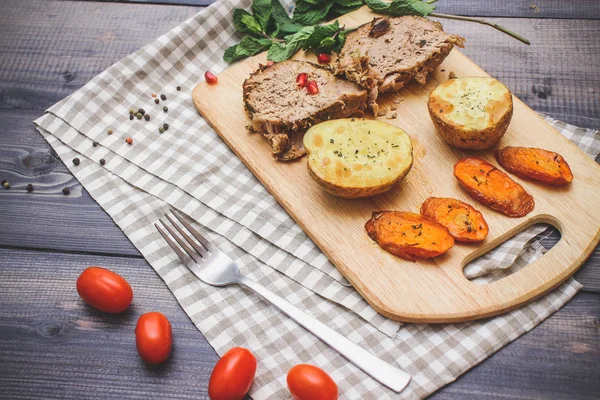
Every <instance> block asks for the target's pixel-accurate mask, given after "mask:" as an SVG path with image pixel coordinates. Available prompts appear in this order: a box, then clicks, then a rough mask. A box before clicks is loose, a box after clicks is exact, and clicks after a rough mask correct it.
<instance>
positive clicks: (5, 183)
mask: <svg viewBox="0 0 600 400" xmlns="http://www.w3.org/2000/svg"><path fill="white" fill-rule="evenodd" d="M2 186H4V189H10V183H9V182H8V181H4V183H3V184H2Z"/></svg>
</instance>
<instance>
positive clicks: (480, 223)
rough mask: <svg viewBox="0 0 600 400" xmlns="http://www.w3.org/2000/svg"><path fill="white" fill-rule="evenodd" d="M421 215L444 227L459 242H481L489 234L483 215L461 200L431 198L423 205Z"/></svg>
mask: <svg viewBox="0 0 600 400" xmlns="http://www.w3.org/2000/svg"><path fill="white" fill-rule="evenodd" d="M421 214H422V215H424V216H426V217H427V218H429V219H432V220H434V221H435V222H437V223H439V224H441V225H444V226H445V227H446V228H447V229H448V232H450V235H452V237H453V238H454V240H456V241H457V242H481V241H482V240H484V239H485V238H486V236H487V235H488V232H489V228H488V224H487V222H485V218H483V214H481V213H480V212H479V211H477V210H476V209H475V208H473V207H472V206H471V205H469V204H467V203H464V202H462V201H460V200H456V199H450V198H445V197H430V198H428V199H427V200H425V201H424V202H423V204H422V205H421Z"/></svg>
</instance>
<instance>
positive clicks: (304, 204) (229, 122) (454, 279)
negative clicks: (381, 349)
mask: <svg viewBox="0 0 600 400" xmlns="http://www.w3.org/2000/svg"><path fill="white" fill-rule="evenodd" d="M372 18H373V14H371V13H370V12H369V11H368V9H366V8H363V9H360V10H358V11H355V12H353V13H351V14H347V15H346V16H344V17H342V18H341V19H340V22H341V23H342V24H345V25H346V26H357V25H359V24H362V23H365V22H368V21H370V20H371V19H372ZM467 45H468V42H467ZM296 58H298V59H307V60H311V61H315V59H314V56H306V55H304V54H300V55H297V56H296ZM265 62H266V57H265V55H264V54H262V55H259V56H256V57H253V58H251V59H246V60H244V61H241V62H239V63H237V64H235V65H233V66H232V67H230V68H229V69H227V70H226V71H224V72H222V73H221V74H219V82H218V84H217V85H208V84H206V83H204V82H203V83H200V84H199V85H198V86H197V87H196V88H195V89H194V92H193V98H194V103H195V105H196V108H197V109H198V111H199V112H200V114H201V115H202V116H203V117H204V118H205V119H206V120H207V121H208V122H209V123H210V124H211V125H212V126H213V127H214V129H215V130H216V131H217V132H218V134H219V135H220V136H221V137H222V138H223V140H224V141H225V142H226V143H227V144H228V145H229V147H230V148H231V149H232V150H233V151H234V152H235V153H236V154H237V156H238V157H239V158H240V159H241V160H242V161H243V162H244V163H245V164H246V166H247V167H248V168H249V169H250V171H252V173H254V175H255V176H256V177H257V178H258V179H259V180H260V181H261V182H262V184H263V185H264V186H265V187H266V188H267V189H268V190H269V192H271V194H273V196H275V198H276V199H277V200H278V201H279V203H280V204H281V205H282V206H283V207H284V208H285V209H286V210H287V212H288V213H289V214H290V215H291V216H292V217H293V218H294V219H295V220H296V222H297V223H298V224H300V226H301V227H302V229H304V231H305V232H306V233H307V234H308V235H309V236H310V237H311V238H312V240H313V241H314V242H315V243H316V244H317V245H318V246H319V247H320V248H321V250H322V251H323V252H324V253H325V254H326V255H327V257H329V259H330V260H331V261H332V262H333V263H334V264H335V265H336V266H337V268H338V269H339V270H340V271H341V272H342V274H344V276H345V277H346V278H347V279H348V280H349V281H350V282H351V283H352V285H354V287H355V288H356V289H357V290H358V291H359V292H360V293H361V295H362V296H363V297H364V298H365V299H366V300H367V301H368V302H369V303H370V304H371V305H372V306H373V307H374V308H375V309H376V310H377V311H378V312H380V313H381V314H383V315H385V316H387V317H389V318H392V319H396V320H400V321H409V322H428V323H441V322H456V321H465V320H473V319H478V318H483V317H488V316H492V315H496V314H500V313H503V312H506V311H508V310H511V309H514V308H516V307H518V306H520V305H521V304H523V303H525V302H527V301H530V300H532V299H534V298H536V297H537V296H540V295H542V294H544V293H546V292H548V291H549V290H550V289H552V288H554V287H556V286H557V285H559V284H560V283H561V282H563V281H564V280H565V279H566V278H568V277H569V276H571V275H572V274H573V273H574V272H575V271H576V270H577V268H579V267H580V266H581V265H582V264H583V262H584V261H585V260H586V258H587V257H588V256H589V255H590V254H591V253H592V252H593V250H594V248H595V246H596V245H597V244H598V241H599V240H600V167H599V166H598V165H597V164H596V163H595V162H594V161H593V160H592V159H591V158H590V157H589V156H587V155H586V154H585V153H583V152H582V151H581V150H579V149H578V148H577V147H576V146H574V145H573V144H572V143H571V142H570V141H569V140H567V139H565V138H564V137H563V136H562V135H561V134H560V133H559V132H557V131H556V130H555V129H553V128H552V127H551V126H549V125H548V124H547V123H546V122H545V121H544V120H543V119H542V118H540V117H539V116H538V115H537V114H536V113H535V112H534V111H533V110H531V109H530V108H529V107H527V105H525V104H524V103H523V102H521V101H520V100H519V99H517V98H515V99H514V115H513V118H512V122H511V124H510V126H509V128H508V131H507V133H506V135H505V136H504V138H503V139H502V141H501V142H500V144H499V145H498V147H504V146H507V145H511V146H529V147H541V148H544V149H548V150H552V151H555V152H558V153H560V154H561V155H562V156H563V157H564V158H565V159H566V160H567V161H568V163H569V164H570V166H571V169H572V171H573V174H574V176H575V178H574V180H573V183H572V184H571V185H569V186H567V187H562V188H553V187H549V186H546V185H543V184H539V183H535V182H532V181H524V180H521V179H519V178H517V177H515V176H511V177H512V178H514V179H515V180H516V181H517V182H519V183H520V184H521V185H522V186H523V187H524V188H525V189H526V190H527V191H528V192H529V193H530V194H531V195H533V197H534V198H535V203H536V204H535V209H534V210H533V212H531V213H530V214H528V215H527V216H526V217H523V218H509V217H506V216H504V215H502V214H500V213H497V212H495V211H493V210H491V209H489V208H487V207H485V206H483V205H481V204H478V203H477V202H475V201H474V200H473V199H471V198H470V197H469V196H468V195H467V194H466V193H465V192H464V191H463V190H462V189H461V188H460V187H459V185H458V182H457V180H456V179H455V178H454V176H453V166H454V164H455V163H456V162H457V161H458V160H459V159H461V158H464V157H466V156H471V155H475V156H478V157H481V158H484V159H486V160H488V161H489V162H491V163H492V164H494V165H497V163H496V161H495V159H494V157H493V149H492V150H489V151H478V152H465V151H461V150H457V149H454V148H451V147H449V146H448V145H446V144H445V143H444V142H443V141H442V140H441V139H440V138H439V137H438V136H437V134H436V133H435V130H434V128H433V125H432V122H431V119H430V117H429V114H428V111H427V98H428V95H429V92H430V91H431V90H433V89H434V88H435V87H436V86H437V85H438V84H439V83H441V82H443V81H445V80H447V79H448V74H449V72H454V73H455V74H456V76H458V77H461V76H488V74H486V73H485V71H483V70H482V69H481V68H479V67H478V66H477V65H476V64H475V63H473V62H472V61H471V60H469V59H468V58H467V57H465V56H464V55H463V54H462V53H460V52H459V51H458V50H457V49H454V50H453V51H452V52H451V53H450V55H449V56H448V57H447V58H446V60H445V61H444V63H443V64H442V65H441V66H440V67H439V68H438V69H437V70H436V71H434V72H433V73H432V74H431V76H430V78H429V79H428V81H427V83H426V84H425V85H423V86H421V85H419V84H416V83H413V84H410V85H408V86H407V87H405V88H403V89H402V90H401V91H400V93H398V94H396V95H390V96H386V97H385V98H384V99H383V100H382V101H381V102H380V104H381V106H382V108H384V109H389V108H390V106H392V105H396V103H395V102H394V100H396V99H398V98H402V99H403V101H402V102H400V103H399V104H397V107H398V110H397V111H396V112H397V114H398V116H397V118H395V119H387V118H386V117H380V119H382V120H383V121H384V122H387V123H390V124H393V125H397V126H399V127H401V128H402V129H404V130H405V131H406V132H407V133H408V134H409V135H410V137H411V139H412V143H413V149H414V154H413V156H414V165H413V167H412V170H411V171H410V172H409V174H408V176H407V177H406V178H405V179H404V180H403V181H402V182H401V183H400V184H399V185H398V186H397V187H395V188H394V189H392V190H391V191H389V192H387V193H384V194H382V195H379V196H376V197H373V198H370V199H362V200H346V199H341V198H336V197H334V196H332V195H329V194H327V193H326V192H324V191H323V190H322V189H321V188H320V187H319V186H318V185H317V184H316V183H315V182H313V181H312V180H311V178H310V177H309V175H308V172H307V168H306V160H305V159H302V160H300V161H297V162H292V163H288V164H285V163H280V162H276V161H274V160H273V158H272V156H271V153H270V147H269V146H268V144H267V143H266V141H265V140H264V139H263V138H262V137H261V136H260V135H259V134H256V133H251V132H249V131H247V130H246V128H245V127H246V126H247V125H248V123H249V119H248V117H247V116H246V114H245V112H244V106H243V102H242V83H243V81H244V80H245V79H246V78H247V77H248V76H249V75H250V73H251V72H253V71H255V70H256V69H257V68H258V64H259V63H263V64H264V63H265ZM430 196H438V197H453V198H457V199H460V200H463V201H466V202H468V203H469V204H472V205H474V206H475V207H476V208H477V209H479V210H480V211H481V212H482V213H483V214H484V216H485V219H486V220H487V222H488V224H489V227H490V233H489V235H488V238H487V239H486V240H485V242H483V243H482V244H477V245H473V244H471V245H465V244H458V243H457V244H456V245H455V246H454V247H453V248H452V249H450V251H449V252H448V253H446V254H444V255H442V256H439V257H436V258H435V259H433V260H420V261H418V262H408V261H405V260H403V259H401V258H398V257H395V256H393V255H391V254H389V253H387V252H385V251H383V250H382V249H380V248H379V246H378V245H376V244H375V243H374V242H373V241H372V240H371V239H370V238H369V237H368V236H367V234H366V232H365V229H364V224H365V222H366V221H367V220H368V219H369V218H370V216H371V213H372V212H373V211H375V210H402V211H412V212H417V213H418V212H419V208H420V205H421V203H422V202H423V201H424V200H425V199H426V198H428V197H430ZM540 222H546V223H550V224H552V225H554V226H555V227H556V228H558V229H559V230H560V232H561V234H562V239H561V240H560V242H558V244H557V245H556V246H555V247H554V248H552V249H551V250H550V251H549V252H548V253H546V254H545V255H544V256H542V257H541V258H540V259H538V260H537V261H535V262H533V263H532V264H530V265H528V266H527V267H525V268H523V269H521V270H520V271H518V272H516V273H514V274H512V275H509V276H507V277H505V278H503V279H500V280H498V281H496V282H493V283H489V284H485V285H478V284H475V283H472V282H470V281H468V280H467V279H466V278H465V277H464V275H463V268H464V266H465V265H467V264H468V263H469V262H470V261H472V260H474V259H475V258H477V257H479V256H481V255H483V254H485V253H487V252H488V251H490V250H491V249H493V248H494V247H496V246H498V245H499V244H501V243H503V242H504V241H506V240H507V239H509V238H510V237H512V236H513V235H515V234H516V233H518V232H520V231H522V230H524V229H525V228H527V227H529V226H531V225H533V224H536V223H540Z"/></svg>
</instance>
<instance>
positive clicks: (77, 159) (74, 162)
mask: <svg viewBox="0 0 600 400" xmlns="http://www.w3.org/2000/svg"><path fill="white" fill-rule="evenodd" d="M80 162H81V160H80V159H79V158H78V157H75V158H74V159H73V164H75V165H79V163H80Z"/></svg>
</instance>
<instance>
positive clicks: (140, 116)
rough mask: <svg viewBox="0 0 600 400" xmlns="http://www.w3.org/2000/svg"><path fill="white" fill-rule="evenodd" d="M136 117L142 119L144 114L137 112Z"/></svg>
mask: <svg viewBox="0 0 600 400" xmlns="http://www.w3.org/2000/svg"><path fill="white" fill-rule="evenodd" d="M135 117H136V118H137V119H142V118H144V116H143V115H142V113H137V114H135Z"/></svg>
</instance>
